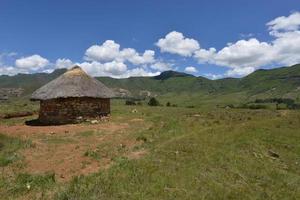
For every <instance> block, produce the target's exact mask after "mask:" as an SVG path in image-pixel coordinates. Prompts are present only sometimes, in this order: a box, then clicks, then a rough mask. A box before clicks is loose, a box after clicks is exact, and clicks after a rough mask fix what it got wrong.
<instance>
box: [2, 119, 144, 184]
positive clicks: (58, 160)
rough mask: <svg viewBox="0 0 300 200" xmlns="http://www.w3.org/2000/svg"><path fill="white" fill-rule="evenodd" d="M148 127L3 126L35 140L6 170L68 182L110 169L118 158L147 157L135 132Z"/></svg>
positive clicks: (139, 124)
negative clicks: (47, 173) (48, 176)
mask: <svg viewBox="0 0 300 200" xmlns="http://www.w3.org/2000/svg"><path fill="white" fill-rule="evenodd" d="M145 127H146V126H145V124H144V121H143V119H133V120H130V121H127V122H125V123H116V122H101V123H99V124H73V125H60V126H28V125H24V124H19V125H1V126H0V133H2V134H6V135H9V136H13V137H18V138H22V139H26V140H30V141H32V147H30V148H26V149H23V150H21V151H20V152H19V153H20V154H21V155H22V159H21V160H20V161H19V162H16V163H14V164H13V165H11V166H9V168H8V167H7V168H6V169H5V170H8V171H11V172H13V171H16V170H17V171H18V172H28V173H31V174H43V173H46V172H54V173H55V176H56V180H58V181H60V182H64V181H68V180H70V179H71V178H72V177H73V176H78V175H86V174H89V173H93V172H97V171H99V170H100V169H106V168H108V167H109V166H111V164H112V163H113V162H114V159H116V158H118V157H127V158H129V159H137V158H140V157H141V156H143V155H144V154H145V153H146V152H145V150H143V149H142V148H139V147H140V146H141V144H142V141H137V140H136V137H135V136H134V130H137V129H143V128H145ZM20 166H21V167H20Z"/></svg>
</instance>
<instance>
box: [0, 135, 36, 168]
mask: <svg viewBox="0 0 300 200" xmlns="http://www.w3.org/2000/svg"><path fill="white" fill-rule="evenodd" d="M31 146H32V143H31V141H29V140H27V141H24V140H20V139H18V138H13V137H8V136H5V135H2V134H0V167H4V166H7V165H9V164H10V163H12V162H14V161H16V160H19V159H20V158H21V156H20V155H19V154H18V152H17V151H18V150H19V149H21V148H27V147H31Z"/></svg>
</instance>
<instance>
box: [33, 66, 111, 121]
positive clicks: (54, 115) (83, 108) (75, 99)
mask: <svg viewBox="0 0 300 200" xmlns="http://www.w3.org/2000/svg"><path fill="white" fill-rule="evenodd" d="M113 96H114V93H113V91H112V90H110V89H109V88H107V87H106V86H105V85H104V84H103V83H101V82H100V81H98V80H96V79H94V78H92V77H91V76H89V75H88V74H86V73H85V72H84V71H83V70H82V69H81V68H80V67H79V66H75V67H73V68H72V69H70V70H68V71H66V72H65V73H64V74H62V75H61V76H59V77H58V78H56V79H54V80H53V81H51V82H49V83H48V84H46V85H44V86H43V87H41V88H40V89H38V90H36V91H35V92H34V93H33V94H32V96H31V100H32V101H40V111H39V122H40V123H42V124H67V123H76V122H80V121H83V120H86V119H92V118H99V117H102V116H107V115H109V114H110V98H112V97H113Z"/></svg>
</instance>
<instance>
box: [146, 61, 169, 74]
mask: <svg viewBox="0 0 300 200" xmlns="http://www.w3.org/2000/svg"><path fill="white" fill-rule="evenodd" d="M173 65H174V64H172V63H166V62H162V61H158V62H156V63H154V64H153V65H150V68H151V69H154V70H157V71H160V72H162V71H167V70H171V69H172V67H173Z"/></svg>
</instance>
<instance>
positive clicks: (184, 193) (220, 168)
mask: <svg viewBox="0 0 300 200" xmlns="http://www.w3.org/2000/svg"><path fill="white" fill-rule="evenodd" d="M140 109H141V110H142V113H143V115H146V116H148V117H147V118H148V120H150V121H151V122H152V123H153V124H155V125H154V126H152V127H151V128H149V130H147V131H144V132H142V133H138V137H139V138H143V139H144V138H147V142H146V143H145V144H144V145H145V146H146V147H147V148H148V150H149V151H150V154H148V155H147V156H146V157H144V158H143V159H141V160H128V159H120V160H119V162H117V163H116V164H115V165H114V166H113V167H112V168H110V169H109V170H107V171H103V172H100V173H98V174H93V175H90V176H86V177H78V178H76V179H74V180H73V181H72V182H71V183H70V185H69V186H68V187H66V188H64V189H63V190H61V191H60V192H58V193H57V196H56V197H57V198H58V199H101V198H102V199H285V198H286V199H298V198H299V197H300V190H299V187H298V186H299V184H300V173H299V172H300V171H299V169H300V167H299V155H300V145H299V144H298V142H297V141H299V140H300V135H299V134H298V133H299V132H298V131H297V130H298V128H299V126H300V123H299V122H300V115H299V113H297V112H292V111H290V113H289V114H288V117H286V116H285V117H283V116H282V115H281V114H280V113H279V112H276V111H268V110H262V111H250V110H247V111H244V110H230V111H224V110H215V111H213V112H202V113H201V111H200V113H201V116H200V117H194V114H193V113H190V112H191V111H190V110H188V109H183V108H176V115H174V114H173V115H172V117H167V116H170V115H171V113H173V111H174V110H167V109H165V108H159V109H156V108H151V109H154V110H149V108H140ZM192 112H195V111H192ZM124 113H126V112H125V111H124ZM278 126H280V127H279V128H278ZM269 150H272V151H275V152H277V153H278V154H279V158H273V157H272V156H270V155H269V154H268V151H269Z"/></svg>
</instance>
